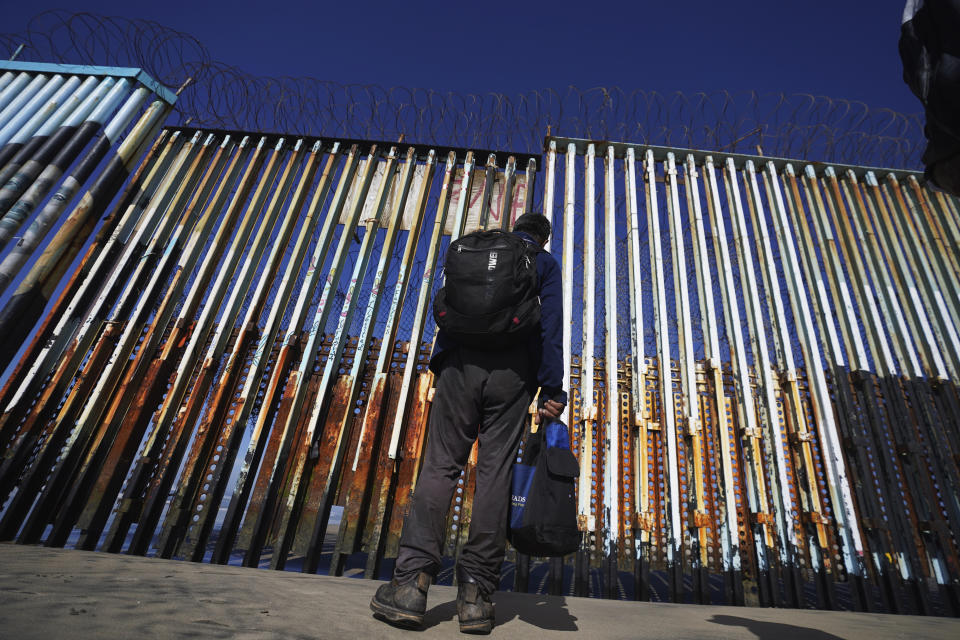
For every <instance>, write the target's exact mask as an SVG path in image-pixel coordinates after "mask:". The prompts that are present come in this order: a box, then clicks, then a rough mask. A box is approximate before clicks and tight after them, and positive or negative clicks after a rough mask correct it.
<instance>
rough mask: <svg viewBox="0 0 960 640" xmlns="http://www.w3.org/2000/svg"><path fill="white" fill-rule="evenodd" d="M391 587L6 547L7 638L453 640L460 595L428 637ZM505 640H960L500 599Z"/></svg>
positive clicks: (715, 614) (877, 621) (686, 609)
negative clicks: (376, 601)
mask: <svg viewBox="0 0 960 640" xmlns="http://www.w3.org/2000/svg"><path fill="white" fill-rule="evenodd" d="M379 584H380V583H379V582H374V581H369V580H362V579H353V578H331V577H327V576H315V575H304V574H299V573H292V572H280V571H269V570H261V569H244V568H239V567H223V566H217V565H209V564H194V563H190V562H180V561H172V560H157V559H151V558H142V557H135V556H126V555H111V554H107V553H92V552H86V551H71V550H63V549H46V548H43V547H30V546H22V545H15V544H0V638H2V639H3V640H7V639H11V640H13V639H21V638H23V639H29V638H43V639H44V640H50V639H59V638H69V639H77V640H86V639H94V638H96V639H100V638H124V639H126V638H236V639H243V640H247V639H254V638H264V639H267V638H270V639H274V638H351V637H352V638H359V639H363V640H367V639H369V638H398V637H401V636H407V637H411V638H450V637H464V636H460V634H459V627H458V626H457V621H456V608H455V606H454V603H453V600H454V599H455V597H456V590H455V589H454V588H453V587H442V586H435V587H433V588H432V589H431V591H430V596H429V603H428V608H427V616H426V625H425V626H426V628H425V629H424V630H423V631H402V630H399V629H395V628H393V627H389V626H387V625H385V624H383V623H382V622H379V621H377V620H375V619H374V618H373V617H372V615H371V613H370V609H369V601H370V597H371V596H372V595H373V593H374V591H375V590H376V588H377V586H378V585H379ZM494 601H495V603H496V607H497V623H498V624H497V627H496V628H495V629H494V630H493V633H492V634H491V637H493V638H575V637H576V638H764V639H766V638H773V639H775V640H792V639H795V638H797V639H798V638H813V639H819V640H828V639H832V638H868V639H870V640H886V639H888V638H951V639H956V638H960V621H957V620H953V619H946V618H919V617H912V616H889V615H871V614H859V613H841V612H822V611H793V610H774V609H756V608H735V607H714V606H695V605H673V604H654V603H637V602H619V601H610V600H597V599H589V598H572V597H571V598H564V597H554V596H535V595H527V594H520V593H497V594H496V596H495V598H494Z"/></svg>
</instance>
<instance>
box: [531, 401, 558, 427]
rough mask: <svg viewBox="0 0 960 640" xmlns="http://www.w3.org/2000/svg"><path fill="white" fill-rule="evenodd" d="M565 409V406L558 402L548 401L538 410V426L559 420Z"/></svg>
mask: <svg viewBox="0 0 960 640" xmlns="http://www.w3.org/2000/svg"><path fill="white" fill-rule="evenodd" d="M563 407H564V405H562V404H560V403H559V402H557V401H556V400H547V401H546V402H544V403H543V404H542V405H541V406H540V408H539V409H537V424H541V423H543V422H549V421H550V420H554V419H556V418H559V417H560V414H561V413H563Z"/></svg>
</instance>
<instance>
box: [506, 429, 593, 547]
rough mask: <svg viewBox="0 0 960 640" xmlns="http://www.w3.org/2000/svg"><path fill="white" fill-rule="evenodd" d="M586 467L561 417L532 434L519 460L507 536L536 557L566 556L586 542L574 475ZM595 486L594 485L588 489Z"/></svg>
mask: <svg viewBox="0 0 960 640" xmlns="http://www.w3.org/2000/svg"><path fill="white" fill-rule="evenodd" d="M579 474H580V466H579V465H578V463H577V459H576V457H574V455H573V453H571V451H570V448H569V436H568V435H567V427H566V425H564V424H563V423H562V422H560V421H559V420H556V421H553V422H551V423H550V424H542V425H540V429H539V430H538V431H537V433H535V434H532V435H531V436H530V437H528V438H527V443H526V445H525V446H524V450H523V458H522V461H521V462H520V463H518V464H515V465H513V478H512V479H511V483H510V494H511V497H510V517H509V520H508V523H507V525H508V526H507V539H508V540H510V544H512V545H513V547H514V548H515V549H516V550H517V551H519V552H520V553H525V554H527V555H531V556H540V557H545V556H564V555H566V554H568V553H573V552H574V551H576V550H577V549H578V548H579V547H580V541H581V539H582V534H581V533H580V530H579V528H578V527H577V502H576V495H575V493H574V479H575V478H576V477H577V476H578V475H579ZM585 490H586V491H589V490H590V489H589V487H588V488H586V489H585Z"/></svg>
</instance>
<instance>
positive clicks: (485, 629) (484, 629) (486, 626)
mask: <svg viewBox="0 0 960 640" xmlns="http://www.w3.org/2000/svg"><path fill="white" fill-rule="evenodd" d="M492 630H493V620H478V621H475V622H461V623H460V633H476V634H487V633H490V632H491V631H492Z"/></svg>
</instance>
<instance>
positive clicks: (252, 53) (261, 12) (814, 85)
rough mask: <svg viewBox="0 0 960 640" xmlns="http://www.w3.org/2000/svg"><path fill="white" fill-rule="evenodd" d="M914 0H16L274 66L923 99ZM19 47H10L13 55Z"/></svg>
mask: <svg viewBox="0 0 960 640" xmlns="http://www.w3.org/2000/svg"><path fill="white" fill-rule="evenodd" d="M902 6H903V1H902V0H872V1H870V2H864V1H863V0H830V1H827V0H810V1H808V2H789V3H788V2H776V1H774V2H757V1H754V2H747V1H744V0H730V1H728V2H717V1H716V0H711V1H707V0H688V1H685V2H681V1H674V2H656V3H654V2H633V3H628V2H607V1H603V0H594V1H593V2H553V3H535V2H520V3H499V2H489V3H480V2H476V3H462V2H459V3H455V2H445V3H439V2H432V3H425V2H405V3H400V2H369V1H368V2H356V1H354V2H337V3H330V2H297V3H267V2H224V1H222V0H217V1H211V2H197V1H196V0H163V1H160V2H151V3H145V2H137V1H130V0H128V1H125V2H120V1H119V0H87V1H85V2H84V3H83V4H82V8H81V7H78V6H69V5H64V4H46V3H42V2H40V3H17V4H16V5H11V4H8V5H7V6H6V7H5V8H4V20H3V22H4V25H3V28H2V31H4V32H16V31H20V30H21V29H23V28H25V27H26V25H27V22H28V20H29V19H30V17H32V16H33V15H35V14H37V13H39V12H40V11H43V10H46V9H66V10H68V11H78V12H79V11H88V12H92V13H99V14H103V15H109V16H123V17H128V18H145V19H149V20H154V21H157V22H160V23H162V24H165V25H167V26H170V27H172V28H174V29H177V30H180V31H185V32H188V33H191V34H192V35H194V36H195V37H197V38H198V39H200V40H201V41H202V42H203V43H204V44H205V45H206V46H207V47H208V49H209V50H210V53H211V55H212V56H213V57H214V59H216V60H219V61H222V62H225V63H228V64H233V65H236V66H239V67H240V68H242V69H244V70H246V71H249V72H252V73H256V74H262V75H270V76H276V75H287V76H313V77H316V78H319V79H321V80H333V81H338V82H355V83H361V84H365V83H372V84H381V85H385V86H395V85H402V86H408V87H412V86H416V87H425V88H431V89H441V90H454V91H463V92H478V93H485V92H502V93H507V94H515V93H519V92H522V91H526V90H531V89H543V88H560V87H565V86H567V85H570V84H573V85H577V86H579V87H581V88H588V87H593V86H601V85H602V86H608V85H617V86H620V87H622V88H624V89H629V90H632V89H645V90H658V91H677V90H679V91H683V92H694V91H700V90H704V91H715V90H721V89H726V90H730V91H744V90H757V91H761V92H781V91H782V92H788V93H793V92H801V93H813V94H817V95H826V96H830V97H833V98H845V99H849V100H857V101H863V102H865V103H867V104H868V105H869V106H871V107H882V108H890V109H894V110H897V111H902V112H907V113H916V112H919V111H921V107H920V104H919V102H918V101H917V100H916V99H915V98H914V97H913V96H912V95H911V94H910V92H909V91H908V89H907V88H906V86H905V85H904V84H903V82H902V80H901V73H902V69H901V65H900V60H899V57H898V54H897V38H898V36H899V26H900V14H901V11H902ZM5 55H9V54H5Z"/></svg>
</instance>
